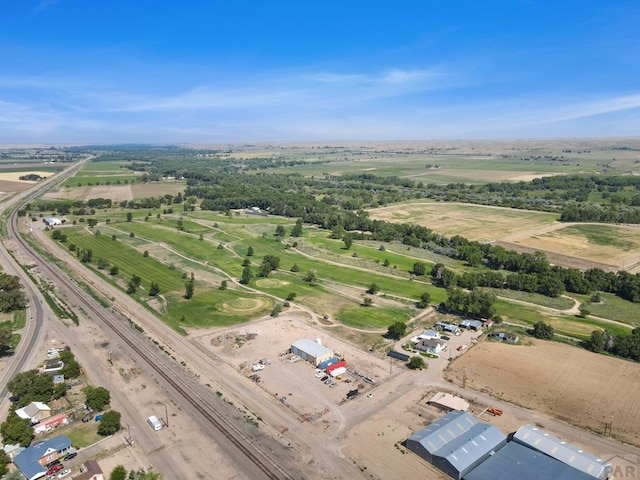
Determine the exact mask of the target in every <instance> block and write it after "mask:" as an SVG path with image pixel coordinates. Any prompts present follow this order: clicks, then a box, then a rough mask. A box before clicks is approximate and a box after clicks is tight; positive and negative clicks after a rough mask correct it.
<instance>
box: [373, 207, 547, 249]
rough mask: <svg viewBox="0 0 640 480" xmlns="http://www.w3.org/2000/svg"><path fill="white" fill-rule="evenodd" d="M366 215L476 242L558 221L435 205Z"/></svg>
mask: <svg viewBox="0 0 640 480" xmlns="http://www.w3.org/2000/svg"><path fill="white" fill-rule="evenodd" d="M369 213H370V215H371V218H373V219H377V220H386V221H389V222H397V223H413V224H417V225H423V226H425V227H427V228H430V229H431V230H433V231H435V232H438V233H441V234H443V235H446V236H453V235H461V236H463V237H465V238H468V239H469V240H476V241H479V242H492V241H496V240H503V239H505V237H509V236H511V235H515V234H520V232H523V231H527V232H529V231H532V232H534V233H535V232H536V231H539V230H543V229H544V227H547V226H549V225H552V224H553V223H554V222H556V221H557V219H558V215H556V214H554V213H546V212H534V211H530V210H515V209H512V208H503V207H490V206H483V205H471V204H464V203H439V202H419V203H409V204H399V205H393V206H390V207H382V208H375V209H372V210H369Z"/></svg>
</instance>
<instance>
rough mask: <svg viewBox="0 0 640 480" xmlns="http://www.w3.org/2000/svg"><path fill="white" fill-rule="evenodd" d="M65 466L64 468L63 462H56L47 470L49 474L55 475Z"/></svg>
mask: <svg viewBox="0 0 640 480" xmlns="http://www.w3.org/2000/svg"><path fill="white" fill-rule="evenodd" d="M63 468H64V465H62V464H61V463H56V464H55V465H51V466H50V467H49V470H47V475H53V474H54V473H57V472H59V471H60V470H62V469H63Z"/></svg>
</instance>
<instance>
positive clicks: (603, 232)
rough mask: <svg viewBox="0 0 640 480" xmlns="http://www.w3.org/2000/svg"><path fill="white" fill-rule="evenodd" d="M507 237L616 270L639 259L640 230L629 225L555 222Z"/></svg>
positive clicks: (517, 241) (633, 263)
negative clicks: (553, 224) (599, 263)
mask: <svg viewBox="0 0 640 480" xmlns="http://www.w3.org/2000/svg"><path fill="white" fill-rule="evenodd" d="M507 240H508V242H509V243H511V244H515V245H521V246H524V247H530V248H535V249H537V250H543V251H546V252H550V253H552V254H558V255H564V256H570V257H577V258H583V259H587V260H590V261H594V262H601V263H603V264H606V265H610V266H612V267H614V268H616V269H625V268H629V267H631V266H633V265H636V264H637V263H638V262H640V255H638V251H639V250H640V229H639V228H638V227H637V226H632V225H613V224H587V223H576V224H570V223H566V224H557V225H555V226H554V227H553V228H551V229H546V230H545V229H541V230H540V231H539V232H537V233H534V232H532V231H530V232H525V233H524V234H516V235H513V236H511V237H508V238H507ZM516 249H517V248H516Z"/></svg>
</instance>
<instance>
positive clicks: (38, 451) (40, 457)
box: [13, 435, 71, 480]
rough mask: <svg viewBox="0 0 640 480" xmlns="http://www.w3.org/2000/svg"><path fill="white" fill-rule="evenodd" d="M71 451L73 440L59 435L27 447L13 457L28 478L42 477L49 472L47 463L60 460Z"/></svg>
mask: <svg viewBox="0 0 640 480" xmlns="http://www.w3.org/2000/svg"><path fill="white" fill-rule="evenodd" d="M70 451H71V440H69V438H68V437H65V436H64V435H58V436H57V437H54V438H52V439H50V440H46V441H44V442H39V443H36V444H35V445H31V446H30V447H28V448H25V449H24V450H23V451H22V452H20V453H19V454H18V455H16V457H15V458H14V459H13V463H14V464H15V465H16V466H17V467H18V469H19V470H20V472H21V473H22V474H23V475H24V476H25V477H26V478H27V480H36V479H38V478H42V477H44V476H45V475H46V473H47V467H46V466H45V465H48V464H50V463H51V462H54V461H55V460H58V459H59V458H60V457H62V456H64V455H66V454H67V453H69V452H70Z"/></svg>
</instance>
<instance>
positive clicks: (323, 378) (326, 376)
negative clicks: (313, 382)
mask: <svg viewBox="0 0 640 480" xmlns="http://www.w3.org/2000/svg"><path fill="white" fill-rule="evenodd" d="M327 378H329V375H325V376H324V377H322V378H321V379H320V381H322V382H324V381H325V380H326V379H327Z"/></svg>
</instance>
